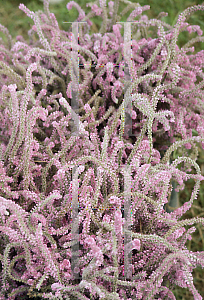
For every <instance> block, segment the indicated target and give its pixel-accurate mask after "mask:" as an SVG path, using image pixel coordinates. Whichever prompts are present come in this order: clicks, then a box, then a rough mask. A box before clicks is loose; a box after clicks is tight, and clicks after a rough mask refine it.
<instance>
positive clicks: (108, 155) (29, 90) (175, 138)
mask: <svg viewBox="0 0 204 300" xmlns="http://www.w3.org/2000/svg"><path fill="white" fill-rule="evenodd" d="M120 1H121V0H120ZM120 1H119V0H115V1H114V2H113V1H110V2H109V3H108V6H106V1H104V0H103V1H102V0H101V1H95V2H94V3H92V4H89V5H88V6H90V7H91V12H90V13H89V14H88V15H87V16H86V15H85V13H84V11H83V10H82V9H81V8H80V6H79V5H78V4H77V3H75V2H74V1H71V2H69V3H68V4H67V9H68V10H69V9H71V8H72V6H75V7H76V8H77V10H78V11H79V18H78V19H77V20H76V21H77V22H78V25H77V26H76V24H77V23H75V26H74V24H72V26H73V28H72V29H73V31H72V32H71V31H70V32H69V31H67V32H66V31H63V30H60V28H59V26H58V22H57V20H56V18H55V16H54V14H53V13H50V11H49V0H44V12H42V11H38V12H32V11H30V10H29V9H28V8H26V6H25V5H23V4H20V6H19V8H20V9H21V10H23V11H24V12H25V13H26V14H27V16H29V17H30V18H32V19H33V21H34V25H33V27H32V28H31V29H30V30H29V31H28V34H29V38H30V43H29V44H27V43H26V42H25V41H24V39H23V37H21V36H17V37H16V42H14V41H13V40H12V38H11V36H10V34H9V32H8V30H7V29H6V28H5V27H4V26H2V25H0V29H1V31H2V32H3V33H4V34H5V35H6V37H7V43H5V44H4V43H3V42H2V44H1V47H0V57H1V61H0V68H1V80H0V108H1V110H0V136H1V139H0V170H1V175H0V217H1V219H0V261H1V273H0V285H1V289H0V299H9V300H12V299H13V300H14V299H15V297H16V296H17V295H21V294H23V293H24V294H25V293H26V295H29V296H40V297H42V298H43V299H63V297H65V298H66V299H72V298H74V299H104V300H106V299H118V300H127V299H128V300H131V299H132V300H135V299H154V297H157V299H165V297H166V296H168V297H169V298H170V299H175V297H174V295H173V292H172V291H171V288H173V287H174V286H175V285H179V286H181V287H186V288H189V289H190V291H191V292H192V294H193V296H194V299H202V297H201V296H200V295H199V293H198V292H197V290H196V289H195V287H194V284H193V278H192V271H193V269H194V268H196V267H197V266H198V265H200V266H202V267H204V254H203V253H200V252H199V253H198V252H197V253H193V252H191V251H188V250H187V247H186V246H185V243H186V241H187V240H188V239H191V233H192V232H193V231H194V230H195V227H192V228H190V229H189V230H188V231H187V230H186V229H185V227H184V226H186V225H193V224H195V223H202V224H203V225H204V218H193V219H190V220H183V221H181V220H179V219H180V218H181V216H182V215H183V214H184V213H185V212H186V211H187V210H188V209H189V208H190V207H191V205H192V203H193V201H194V199H196V197H197V194H198V191H199V185H200V181H202V180H203V179H204V177H203V176H201V171H200V168H199V166H198V164H197V163H196V159H197V156H198V149H197V145H196V143H202V147H203V149H204V106H203V97H204V93H203V86H204V80H203V79H204V73H203V70H202V69H203V67H204V51H200V52H199V53H197V54H192V55H188V53H189V52H192V53H193V52H194V48H193V47H191V46H192V45H193V43H195V42H198V41H203V40H204V38H203V37H202V36H201V35H202V30H201V29H200V27H199V26H193V25H189V24H188V23H187V22H185V20H186V18H187V17H188V16H189V15H190V14H192V13H193V12H195V11H197V10H204V5H197V6H193V7H189V8H187V9H186V10H185V11H184V12H183V13H182V14H180V15H179V17H178V20H177V22H176V24H175V26H174V27H172V26H170V25H168V24H166V23H165V22H163V21H160V20H159V18H158V19H152V20H149V19H148V17H147V16H145V15H142V13H143V12H144V11H146V10H147V9H149V6H148V5H146V6H143V7H142V6H140V5H139V4H138V3H129V2H128V3H129V4H128V5H127V7H126V8H125V10H124V11H123V12H122V15H123V14H125V13H126V12H127V11H129V10H130V9H133V8H134V10H133V11H132V12H131V14H130V16H129V17H128V19H127V21H128V22H129V21H132V25H131V27H130V26H129V25H128V26H129V27H128V26H127V23H125V22H124V27H125V28H124V37H122V35H121V32H120V30H121V28H122V26H123V25H121V24H119V23H116V21H117V20H120V17H119V16H118V15H117V12H118V6H119V2H120ZM123 2H126V1H124V0H123ZM94 15H96V16H99V17H102V18H103V22H102V26H101V29H100V32H99V33H96V34H93V35H89V30H90V26H91V25H92V22H91V20H90V18H91V17H93V16H94ZM135 18H137V20H134V19H135ZM133 21H134V22H133ZM80 22H86V23H82V24H80ZM79 24H80V25H79ZM129 24H130V23H129ZM150 26H155V27H156V28H158V31H157V37H154V38H153V37H152V38H148V37H147V33H148V27H150ZM77 28H78V30H79V41H77V39H76V35H74V30H76V29H77ZM130 28H131V32H132V36H133V39H132V40H130V39H129V40H128V36H129V37H130V36H131V34H130ZM184 30H187V31H188V32H189V33H190V32H197V33H198V35H199V37H197V38H196V39H192V40H190V41H189V42H188V43H187V44H186V45H184V46H183V47H182V48H181V49H179V47H178V46H177V44H176V42H177V39H178V35H179V33H180V32H181V31H184ZM75 33H76V32H75ZM36 36H38V37H39V39H38V40H37V41H36ZM130 43H131V45H130ZM129 46H131V47H129ZM130 50H131V51H130ZM76 51H77V52H78V53H77V55H78V62H79V65H78V66H77V64H76V60H75V59H74V57H75V56H74V54H76V53H75V52H76ZM130 56H131V60H130V59H129V58H130ZM75 58H76V57H75ZM79 66H80V67H79ZM77 78H78V79H77ZM198 78H200V79H201V81H200V82H199V83H197V80H198ZM76 100H77V101H76ZM76 102H77V107H76V105H74V103H75V104H76ZM127 102H129V103H127ZM128 119H129V122H127V120H128ZM130 131H131V133H130ZM193 132H196V133H197V135H196V136H195V135H193ZM179 147H181V148H182V151H183V153H182V156H180V157H178V158H177V159H175V160H174V161H173V162H172V163H171V164H170V163H169V161H170V156H171V154H172V153H173V152H174V151H176V150H177V149H178V148H179ZM189 149H192V153H191V154H190V155H189V151H188V150H189ZM163 150H165V151H166V152H165V154H164V156H163V158H161V153H162V151H163ZM181 163H182V168H181V167H179V164H181ZM192 167H194V168H195V172H194V173H196V174H192V173H188V172H191V171H192ZM190 178H192V179H194V180H195V182H196V183H195V187H194V190H193V192H192V195H191V198H190V199H189V201H187V202H186V203H185V204H184V205H183V206H181V207H179V208H176V209H175V210H174V211H173V212H171V213H168V212H166V211H165V210H164V205H165V204H167V203H168V200H169V196H170V195H171V190H172V185H171V180H172V179H173V180H175V181H176V182H178V184H179V185H178V186H177V189H178V190H179V189H182V188H184V182H185V181H187V180H188V179H190ZM123 236H125V239H124V240H123ZM130 254H131V258H130ZM76 274H78V277H77V276H76ZM127 274H131V275H130V277H128V280H125V277H126V275H127ZM127 276H129V275H127ZM126 279H127V278H126ZM164 279H165V281H164ZM167 280H169V282H170V286H168V287H167V286H166V285H165V282H166V281H167ZM70 297H72V298H70Z"/></svg>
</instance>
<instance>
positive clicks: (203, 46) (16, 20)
mask: <svg viewBox="0 0 204 300" xmlns="http://www.w3.org/2000/svg"><path fill="white" fill-rule="evenodd" d="M108 2H109V1H107V2H106V3H108ZM132 2H135V3H136V2H138V3H140V5H142V6H143V5H150V10H148V11H145V12H144V13H143V15H144V14H146V15H147V16H148V17H149V19H150V18H156V17H157V16H158V14H159V13H160V12H167V13H168V16H167V17H163V18H162V19H161V20H162V21H165V22H166V23H168V24H170V25H172V26H173V25H174V24H175V23H176V20H177V18H178V16H179V14H180V13H181V12H182V11H183V10H184V9H185V8H187V7H189V6H192V5H198V4H202V3H203V1H199V0H196V1H191V0H185V1H184V0H162V1H161V0H149V1H145V0H140V1H132ZM20 3H23V4H25V5H26V6H27V8H29V9H30V10H31V11H37V10H42V11H43V3H42V2H41V1H40V0H33V1H29V0H21V1H19V0H12V1H9V0H5V1H2V0H1V1H0V4H1V5H0V24H2V25H4V26H5V27H7V28H8V30H9V32H10V34H11V36H12V37H13V38H14V39H15V37H16V36H17V35H22V36H23V37H24V39H25V40H26V41H27V42H28V41H29V38H28V34H27V32H28V30H29V29H30V28H31V26H32V25H33V24H34V22H33V20H32V19H31V18H29V17H27V15H26V14H25V13H24V12H23V11H21V10H20V9H19V8H18V6H19V4H20ZM67 3H68V1H67V0H63V1H62V2H60V3H55V4H54V3H53V4H52V3H50V11H51V12H52V13H54V14H55V16H56V18H57V21H58V23H59V27H60V29H63V30H68V29H69V28H70V26H71V25H70V24H68V23H66V24H64V23H63V22H66V21H69V22H73V21H75V20H76V19H77V18H78V11H77V9H76V8H74V7H73V8H72V9H71V10H70V11H68V10H67V8H66V4H67ZM76 3H78V4H79V5H80V7H81V8H82V9H83V10H84V11H85V13H86V15H87V13H88V12H90V11H91V8H90V7H86V4H87V3H89V1H86V0H77V1H76ZM107 5H108V4H107ZM126 6H127V5H126V4H124V3H120V7H119V13H121V12H122V10H123V9H124V8H125V7H126ZM130 12H132V10H130V11H129V12H127V13H126V14H125V15H124V16H123V17H122V18H121V21H126V19H127V17H128V16H129V14H130ZM91 21H92V22H93V25H92V27H91V32H90V34H92V33H94V32H98V31H99V28H100V25H101V22H102V18H101V17H100V16H96V17H93V18H91ZM188 23H190V24H192V25H200V27H201V29H202V30H203V31H204V11H198V12H196V13H194V14H193V15H192V16H191V17H190V18H189V19H188ZM196 36H197V33H192V34H189V33H188V32H182V33H181V34H180V35H179V39H178V43H177V44H178V45H179V47H182V45H184V44H185V43H186V42H187V41H188V40H189V39H191V38H194V37H196ZM0 37H2V38H3V40H6V39H5V36H4V34H3V33H2V32H0ZM194 47H195V53H196V52H198V51H200V50H204V43H196V44H194ZM198 145H199V144H198ZM179 149H180V150H179V151H180V152H181V148H179ZM179 151H178V152H176V153H174V157H176V156H177V155H178V154H179ZM188 152H189V154H190V153H191V150H188ZM197 163H198V164H199V166H200V168H201V173H202V175H204V151H203V150H202V148H201V147H200V146H199V157H198V160H197ZM194 184H195V182H194V181H193V180H188V181H187V182H186V185H185V189H184V190H183V191H180V192H179V201H180V205H182V204H183V203H184V202H186V201H189V200H190V197H191V193H192V190H193V187H194ZM195 216H199V217H201V216H202V217H204V182H203V181H202V182H201V186H200V190H199V195H198V198H197V199H196V200H195V201H194V204H193V206H192V208H191V209H190V210H189V211H188V212H187V213H186V214H185V215H184V216H183V217H182V219H186V218H193V217H195ZM190 227H192V226H185V228H186V229H188V228H190ZM195 227H196V228H197V230H196V232H194V233H193V234H192V237H193V238H192V240H191V241H188V242H187V243H186V246H187V248H188V249H189V250H191V251H194V252H196V251H204V228H203V227H202V226H201V225H197V224H196V225H195ZM193 277H194V284H195V287H196V288H197V289H198V291H199V293H200V294H201V296H202V297H203V298H204V270H203V269H202V268H197V269H195V270H194V271H193ZM173 292H174V295H175V297H176V299H177V300H191V299H194V297H193V295H192V293H191V292H190V291H188V290H187V289H185V288H179V287H176V288H175V289H174V291H173Z"/></svg>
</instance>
